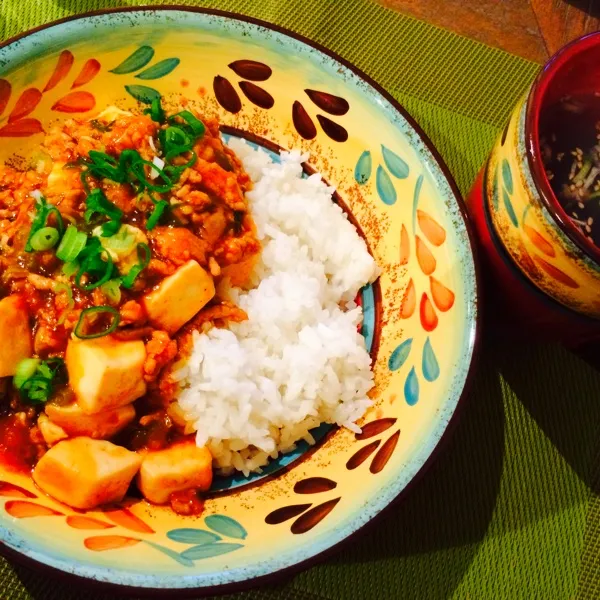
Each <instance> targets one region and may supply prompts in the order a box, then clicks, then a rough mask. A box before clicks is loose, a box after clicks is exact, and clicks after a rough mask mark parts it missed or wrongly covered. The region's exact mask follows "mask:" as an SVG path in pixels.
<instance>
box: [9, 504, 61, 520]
mask: <svg viewBox="0 0 600 600" xmlns="http://www.w3.org/2000/svg"><path fill="white" fill-rule="evenodd" d="M4 510H5V511H6V512H7V513H8V514H9V515H10V516H11V517H15V518H16V519H29V518H31V517H56V516H61V515H62V513H61V512H58V511H57V510H54V509H53V508H50V507H49V506H43V505H41V504H36V503H35V502H28V501H27V500H9V501H8V502H7V503H6V504H5V505H4Z"/></svg>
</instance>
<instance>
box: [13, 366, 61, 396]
mask: <svg viewBox="0 0 600 600" xmlns="http://www.w3.org/2000/svg"><path fill="white" fill-rule="evenodd" d="M63 367H64V362H63V360H62V359H60V358H49V359H48V360H44V361H41V360H40V359H37V358H28V359H25V360H23V361H21V362H20V363H19V364H18V365H17V373H16V374H15V377H14V379H13V382H14V385H15V387H16V388H17V389H18V390H19V393H20V394H21V397H22V398H23V399H24V400H29V401H30V402H35V403H37V402H46V401H47V400H48V399H49V398H50V396H51V395H52V392H53V391H54V384H55V383H57V382H59V381H60V380H61V379H62V377H61V371H62V369H63Z"/></svg>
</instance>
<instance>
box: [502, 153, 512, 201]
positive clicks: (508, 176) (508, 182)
mask: <svg viewBox="0 0 600 600" xmlns="http://www.w3.org/2000/svg"><path fill="white" fill-rule="evenodd" d="M502 180H503V181H504V186H505V187H506V189H507V191H508V193H509V194H512V193H513V191H514V187H513V178H512V172H511V170H510V165H509V164H508V161H507V160H506V159H503V160H502Z"/></svg>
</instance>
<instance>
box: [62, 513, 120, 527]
mask: <svg viewBox="0 0 600 600" xmlns="http://www.w3.org/2000/svg"><path fill="white" fill-rule="evenodd" d="M67 525H68V526H69V527H72V528H73V529H111V528H112V527H114V525H112V524H111V523H105V522H104V521H100V520H99V519H93V518H92V517H82V516H80V515H71V516H69V517H67Z"/></svg>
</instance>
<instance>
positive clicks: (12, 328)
mask: <svg viewBox="0 0 600 600" xmlns="http://www.w3.org/2000/svg"><path fill="white" fill-rule="evenodd" d="M0 340H2V344H0V377H8V376H10V375H14V374H15V370H16V368H17V365H18V364H19V363H20V362H21V361H22V360H23V359H24V358H29V357H30V356H31V355H32V353H33V348H32V340H31V328H30V327H29V314H28V313H27V307H26V305H25V298H24V297H23V296H21V295H13V296H7V297H6V298H3V299H2V300H0Z"/></svg>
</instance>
